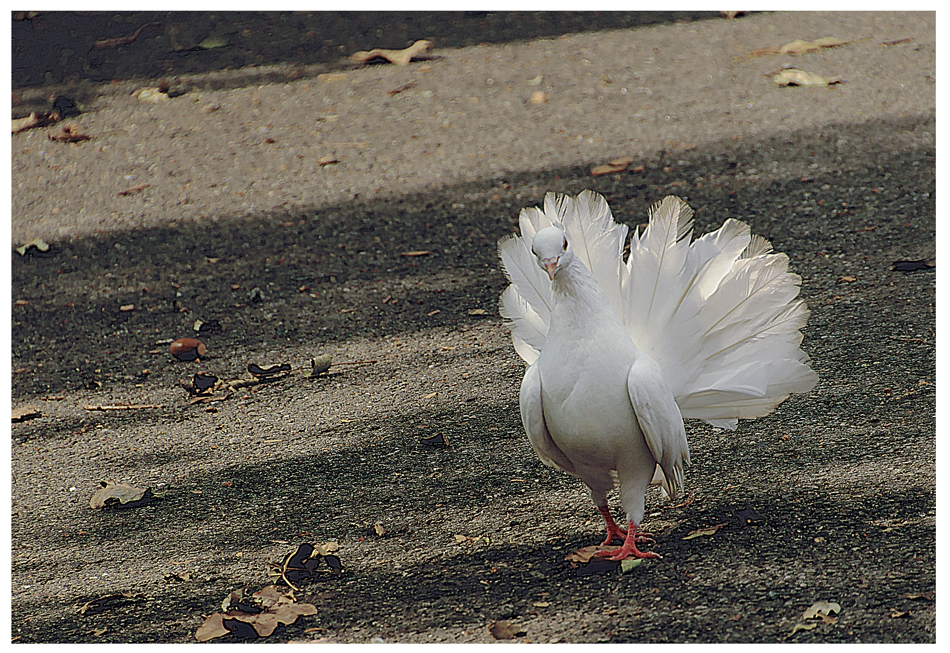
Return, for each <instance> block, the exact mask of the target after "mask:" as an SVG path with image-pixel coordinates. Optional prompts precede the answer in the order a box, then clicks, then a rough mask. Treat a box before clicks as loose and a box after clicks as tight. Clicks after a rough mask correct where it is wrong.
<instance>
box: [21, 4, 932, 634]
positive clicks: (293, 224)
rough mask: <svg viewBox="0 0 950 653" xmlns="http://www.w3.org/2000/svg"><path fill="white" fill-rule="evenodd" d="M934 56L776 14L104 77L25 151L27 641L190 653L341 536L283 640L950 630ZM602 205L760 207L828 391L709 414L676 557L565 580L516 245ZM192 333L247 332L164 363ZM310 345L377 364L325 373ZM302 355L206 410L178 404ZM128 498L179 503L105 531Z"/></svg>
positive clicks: (864, 33)
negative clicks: (173, 648) (307, 545)
mask: <svg viewBox="0 0 950 653" xmlns="http://www.w3.org/2000/svg"><path fill="white" fill-rule="evenodd" d="M248 29H250V28H248ZM143 34H147V33H146V32H144V31H143ZM108 36H112V34H109V35H108ZM826 36H833V37H836V38H837V39H839V40H840V41H842V42H844V43H843V44H842V45H839V46H838V47H834V48H826V49H822V50H820V51H817V52H812V53H808V54H803V55H776V54H767V53H764V52H762V50H763V49H766V48H777V47H779V46H781V45H783V44H785V43H788V42H790V41H792V40H795V39H805V40H812V39H817V38H820V37H826ZM150 38H152V39H154V40H153V41H150V43H152V44H153V45H154V46H155V48H156V49H158V47H159V46H161V45H162V42H161V41H160V39H161V38H168V35H167V33H166V32H161V33H160V34H158V35H152V37H150ZM195 38H197V36H196V37H195ZM935 39H936V34H935V17H934V14H932V13H929V14H927V13H846V14H840V13H829V14H824V13H819V14H815V13H791V14H780V13H779V14H757V15H752V16H748V17H743V18H740V19H738V20H734V21H727V20H718V19H717V20H702V21H696V22H688V23H666V24H660V25H652V26H646V27H642V28H636V29H624V30H617V31H603V32H597V33H579V34H573V35H563V36H558V37H557V38H550V39H549V38H538V39H532V40H530V41H527V42H506V43H501V44H486V45H478V46H474V47H464V48H458V49H449V48H440V47H439V46H438V42H437V40H436V49H435V51H434V54H435V55H436V56H435V58H433V59H431V60H429V61H423V62H414V63H412V64H410V65H409V66H405V67H396V66H392V65H379V66H371V67H366V68H360V67H356V66H352V65H350V64H337V65H334V64H330V63H325V62H324V63H315V64H306V65H304V64H300V65H285V64H273V65H269V66H265V67H258V68H252V69H239V70H223V71H217V72H210V73H201V74H199V75H194V76H188V75H178V76H172V77H171V78H170V79H169V80H168V81H169V83H170V85H171V87H172V88H173V89H175V90H176V91H178V92H180V93H181V94H180V95H179V94H177V93H175V94H176V97H174V98H171V99H169V100H168V101H164V102H161V103H157V104H145V103H143V102H141V101H140V100H138V99H136V98H135V97H133V96H132V93H133V92H134V91H135V90H136V89H138V88H140V87H142V86H150V85H158V82H159V80H158V78H157V77H156V78H154V79H137V80H122V81H118V82H117V83H114V84H113V83H108V84H100V85H94V86H92V87H85V90H83V92H82V94H81V104H82V107H83V111H84V112H83V113H82V115H80V116H78V117H75V118H71V119H69V120H68V121H67V122H68V124H71V125H74V126H75V129H76V131H77V132H78V133H80V134H86V135H89V136H90V137H91V139H90V140H87V141H82V142H78V143H73V144H68V143H63V142H57V141H52V140H50V139H49V136H50V135H56V134H58V133H60V130H61V126H60V125H53V126H51V127H45V128H39V129H33V130H29V131H26V132H23V133H21V134H16V135H14V136H13V141H12V150H13V152H12V153H13V159H12V174H13V192H12V209H13V219H12V238H13V241H14V246H16V245H22V244H26V243H27V242H28V241H30V240H31V239H34V238H42V239H44V240H45V241H46V242H48V243H49V244H50V245H51V246H52V250H51V252H49V256H40V255H38V254H39V252H37V251H36V250H33V252H32V254H28V255H25V256H21V255H19V254H17V253H15V252H14V253H11V257H12V299H13V300H14V305H13V307H12V309H11V310H12V315H11V323H12V330H11V349H12V372H13V373H12V377H11V378H12V382H11V383H12V395H13V406H14V408H17V407H24V406H35V407H36V408H37V411H38V413H39V415H38V416H36V417H33V418H31V419H26V420H25V421H22V422H15V423H14V424H13V426H12V434H11V435H12V439H11V442H12V463H11V465H12V473H13V483H12V497H11V498H12V506H13V507H12V570H13V571H12V612H11V614H12V621H13V636H14V637H15V638H17V641H24V642H27V641H42V642H53V641H63V642H65V641H69V642H78V641H83V642H128V641H136V642H138V641H164V642H185V641H193V637H194V633H195V630H196V629H197V628H198V626H199V625H200V624H201V623H202V621H203V618H204V616H206V615H209V614H211V613H212V612H214V611H215V610H216V609H218V607H219V606H220V605H221V601H222V600H223V599H224V597H226V596H227V595H228V593H229V592H230V591H232V590H234V589H237V588H239V587H245V586H247V587H249V588H251V590H256V589H259V588H260V587H262V586H264V585H265V584H267V583H268V582H270V581H269V580H268V577H267V576H266V573H265V572H264V569H265V566H266V563H267V562H269V561H273V560H277V559H279V558H280V557H281V556H282V555H284V554H286V553H288V552H290V551H292V550H293V548H294V547H295V546H296V545H297V544H299V543H301V542H306V541H310V542H313V543H318V542H325V541H329V540H335V541H339V542H340V545H341V547H340V551H339V556H340V559H341V560H342V561H343V565H344V569H345V571H344V574H343V575H342V576H340V577H331V578H327V579H325V580H323V581H320V582H318V583H316V584H314V585H311V586H308V587H307V588H305V589H304V590H303V591H302V592H300V593H298V595H297V596H298V600H299V601H306V602H309V603H312V604H313V605H315V606H316V607H317V614H316V615H315V616H312V617H305V618H301V619H300V621H298V622H297V623H296V624H294V625H293V626H287V627H282V628H279V629H278V630H277V631H276V632H275V634H274V635H271V636H270V638H268V641H288V640H314V639H322V640H324V641H336V642H370V641H377V640H379V639H383V640H385V641H387V642H389V641H404V642H424V641H425V642H429V641H451V642H456V641H467V642H485V641H492V640H493V638H494V636H493V635H492V634H491V633H490V632H489V630H488V626H489V625H490V624H491V623H492V622H497V621H499V620H507V621H511V622H512V623H514V624H515V625H516V626H517V628H516V629H515V631H516V632H519V633H521V634H520V635H517V637H518V639H519V640H521V641H525V640H527V641H534V642H551V641H562V642H596V641H615V642H621V641H681V642H685V641H690V642H698V641H702V642H724V641H745V642H773V641H797V642H891V641H899V642H918V641H935V639H936V608H935V598H934V593H935V589H936V573H935V559H936V544H935V541H936V495H935V487H936V480H935V477H936V463H935V460H936V456H935V430H936V428H935V403H936V401H935V388H936V358H935V346H936V342H935V341H936V332H935V329H936V326H935V289H936V276H935V271H934V269H933V268H932V267H930V265H931V264H933V261H934V259H935V253H936V239H935V224H936V217H935V212H936V207H935V193H936V178H935V131H936V119H935V116H936V109H935V103H936V98H935V96H936V79H935V75H936V73H935ZM412 40H413V37H412V36H409V37H408V38H407V39H405V41H412ZM374 45H375V43H374V44H370V45H368V46H366V49H369V47H373V46H374ZM308 66H311V67H308ZM783 66H794V67H796V68H800V69H803V70H807V71H809V72H813V73H816V74H819V75H823V76H827V77H840V78H841V80H842V81H841V82H840V83H836V84H834V85H832V86H828V87H818V88H804V87H797V88H796V87H791V88H790V87H779V86H776V85H775V84H773V83H772V81H771V78H770V74H771V73H774V72H775V71H777V70H779V69H780V68H782V67H783ZM321 75H322V76H321ZM281 76H283V79H280V77H281ZM275 80H278V81H275ZM54 90H55V91H58V90H59V89H52V88H20V89H15V93H17V94H18V95H15V103H16V102H21V103H22V104H23V105H24V106H26V105H28V104H29V103H31V102H40V101H42V99H43V98H48V97H49V96H50V95H54V94H55V93H53V91H54ZM537 93H543V97H541V96H539V95H536V94H537ZM77 97H79V96H77ZM542 100H543V101H542ZM14 109H16V107H14ZM621 156H627V157H630V158H631V159H632V162H631V163H630V165H629V167H628V169H627V170H625V171H623V172H621V173H618V174H611V175H604V176H597V177H593V176H591V174H590V169H591V167H592V166H594V165H598V164H602V163H605V162H607V161H609V160H612V159H615V158H617V157H621ZM323 157H328V158H327V159H325V158H323ZM329 159H332V160H334V161H335V162H333V163H328V162H327V161H328V160H329ZM584 188H592V189H594V190H596V191H597V192H601V193H603V194H604V195H605V196H606V197H607V199H608V202H609V203H610V205H611V208H612V210H613V212H614V216H615V218H616V219H618V220H621V221H624V222H626V223H627V224H629V225H636V224H638V223H640V222H642V221H643V220H644V219H645V214H646V209H647V207H648V206H649V205H650V204H652V203H653V202H654V201H656V200H657V199H660V198H661V197H663V196H664V195H667V194H676V195H679V196H681V197H684V198H685V199H687V201H688V202H689V203H690V205H691V206H692V207H693V208H694V209H695V210H696V231H697V232H698V233H703V232H705V231H708V230H710V229H714V228H716V227H718V226H719V224H721V222H722V220H724V219H725V218H727V217H732V218H738V219H740V220H745V221H747V222H749V223H750V224H751V225H752V228H753V232H754V233H758V234H761V235H763V236H765V237H766V238H768V239H769V240H770V241H771V242H772V244H773V246H774V247H775V249H776V250H778V251H783V252H785V253H787V254H788V255H789V256H790V259H791V262H792V267H793V269H794V270H795V271H796V272H798V273H799V274H800V275H801V276H802V296H803V297H804V298H805V299H806V301H808V303H809V306H810V308H811V311H812V315H811V319H810V320H809V325H808V328H807V329H806V330H805V340H804V343H803V347H804V348H805V350H806V351H807V352H808V353H809V354H810V355H811V357H812V360H813V365H814V367H815V369H816V370H817V371H818V373H819V377H820V379H821V380H820V382H819V384H818V386H817V387H816V388H815V389H814V390H813V391H812V392H810V393H808V394H807V395H804V396H800V397H793V398H792V399H790V400H789V401H788V402H786V403H785V404H783V405H782V406H781V407H780V408H779V409H778V411H777V412H776V413H775V415H773V416H771V417H769V418H764V419H761V420H756V421H754V422H750V423H748V424H743V426H742V428H740V430H739V431H738V432H737V433H736V434H735V435H726V434H722V433H717V432H713V431H712V430H711V429H708V428H704V427H702V426H700V425H694V424H690V425H689V429H688V433H689V437H690V442H691V448H692V451H693V456H692V457H693V464H692V466H691V467H690V468H689V469H688V470H687V497H688V498H689V499H690V500H691V502H690V503H689V505H680V506H664V505H663V503H662V501H661V500H660V498H659V496H653V497H650V498H648V520H651V521H649V522H648V526H649V530H651V531H652V532H653V533H655V534H657V535H658V537H657V544H656V545H655V548H656V549H657V550H658V551H660V552H662V553H663V554H664V559H663V561H660V562H658V563H657V564H654V563H653V561H650V564H648V565H643V566H641V567H638V568H637V569H635V570H634V571H633V572H632V573H629V574H622V573H620V571H619V570H618V569H601V570H597V572H596V573H582V571H579V570H578V569H575V568H573V567H571V565H570V564H569V563H567V562H565V561H564V556H565V555H566V554H567V553H569V552H570V551H572V550H574V549H578V548H580V547H583V546H586V545H589V544H593V543H596V542H595V540H597V541H599V540H598V537H599V529H600V524H599V523H598V521H597V519H595V517H596V513H595V511H593V508H592V507H591V506H590V505H589V499H588V498H587V497H586V496H585V492H584V491H583V490H582V488H580V487H578V484H577V482H576V481H574V480H573V479H571V478H569V477H566V476H564V475H560V474H556V473H554V472H552V471H551V470H548V469H546V468H544V467H543V466H541V465H540V463H539V462H538V461H537V460H536V459H535V458H534V456H533V454H532V453H531V451H530V448H529V446H528V444H527V442H526V438H525V437H524V435H523V433H522V431H521V426H520V421H519V418H518V414H517V388H518V384H519V383H520V378H521V374H522V373H523V365H522V364H521V362H520V359H518V358H517V355H516V354H515V353H514V351H513V350H512V348H511V346H510V342H509V341H508V337H507V334H506V332H505V327H504V325H503V323H502V321H501V320H500V318H499V317H498V315H497V297H498V294H499V293H500V292H501V291H502V290H503V288H504V286H505V281H504V277H503V275H502V273H501V272H500V271H499V269H498V264H497V259H496V253H495V243H496V242H497V239H498V238H500V237H501V236H503V235H505V234H507V233H510V232H511V231H512V230H513V229H514V228H516V218H517V212H518V210H519V209H520V208H521V207H523V206H527V205H531V204H537V203H539V202H540V201H541V199H542V198H543V195H544V193H545V192H547V191H551V190H553V191H559V192H572V193H576V192H579V191H580V190H582V189H584ZM420 252H426V253H425V254H420ZM413 254H414V255H413ZM899 260H911V261H914V260H923V261H927V262H928V265H924V266H921V269H919V270H916V271H912V272H899V271H895V270H893V269H892V264H893V263H894V262H895V261H899ZM255 289H256V290H255ZM130 306H131V308H129V307H130ZM196 319H202V320H204V321H206V322H207V321H212V320H214V321H217V322H218V323H219V324H220V325H221V326H222V330H220V331H214V332H211V333H207V334H199V335H200V337H202V339H204V340H206V342H207V344H208V346H209V355H208V356H207V357H206V358H205V359H204V360H202V361H200V362H194V363H181V362H177V361H175V360H174V359H172V358H171V356H170V355H169V354H168V353H167V347H168V344H167V343H168V340H169V339H171V338H177V337H180V336H184V335H194V334H195V332H194V329H193V325H194V323H195V320H196ZM320 353H330V354H332V356H333V359H334V361H337V362H338V363H352V365H340V364H337V365H335V366H334V367H332V368H331V375H330V376H328V377H321V378H319V379H307V378H306V372H307V370H308V369H309V360H310V358H312V357H314V356H316V355H317V354H320ZM279 362H287V363H291V364H292V366H293V368H294V369H293V371H292V372H291V374H290V375H289V376H287V377H284V378H282V379H279V380H277V381H275V382H271V383H267V384H262V385H260V386H254V387H251V386H248V387H247V388H246V389H243V390H241V391H239V392H236V393H235V394H234V395H232V396H229V397H228V398H226V399H223V400H222V401H220V402H214V403H211V404H189V399H190V396H189V395H188V394H187V393H185V392H184V390H182V389H181V387H180V385H179V382H180V381H181V380H182V379H189V378H192V377H193V375H194V373H195V372H198V371H205V372H209V373H212V374H215V375H217V376H220V377H221V378H237V377H239V376H242V375H243V376H244V377H246V376H247V375H246V372H245V368H246V366H247V364H248V363H256V364H259V365H268V364H271V363H279ZM122 405H125V406H126V407H125V408H114V407H116V406H122ZM129 405H133V406H146V405H148V406H151V407H148V408H129V407H128V406H129ZM108 406H112V407H113V408H112V409H109V408H103V407H108ZM437 434H444V435H445V436H447V437H448V440H449V446H448V447H441V446H434V445H429V444H426V443H425V442H423V438H424V437H426V436H431V435H437ZM109 479H111V480H116V481H121V482H129V483H135V484H139V485H143V486H145V485H147V486H148V487H151V488H152V489H153V490H154V491H155V492H156V493H157V494H159V495H160V496H159V499H158V500H157V501H155V502H153V503H151V504H149V505H148V506H145V507H142V508H136V509H131V510H127V511H94V510H91V509H90V508H89V507H88V506H89V503H88V502H89V497H90V496H91V495H92V493H93V492H94V491H95V490H96V488H97V487H98V483H99V481H102V480H109ZM649 506H652V509H651V508H650V507H649ZM749 510H752V511H753V513H754V514H755V515H757V516H758V517H761V519H758V518H756V519H752V520H751V521H750V520H748V519H743V517H742V515H746V516H747V515H749V514H750V513H749V512H748V511H749ZM717 524H725V526H721V527H720V528H719V530H718V531H717V532H716V533H715V535H711V536H702V537H699V538H694V539H688V540H684V539H683V538H684V537H686V536H687V534H688V533H690V532H691V531H694V530H695V529H698V528H701V527H704V526H715V525H717ZM377 525H379V526H381V527H382V531H383V532H382V533H380V529H379V528H376V526H377ZM459 536H464V537H462V539H459ZM587 571H591V570H589V569H588V570H587ZM186 572H187V578H186V577H185V576H182V573H186ZM123 593H125V595H123ZM102 597H113V598H112V599H110V600H109V601H104V602H103V606H104V607H103V609H101V610H100V609H95V610H92V611H90V609H88V608H87V609H85V610H83V607H84V606H86V604H87V603H88V602H89V601H93V600H94V599H97V598H102ZM818 601H829V602H836V603H838V604H839V606H840V611H839V612H836V613H835V614H833V615H828V617H827V619H825V620H811V621H807V622H806V621H803V620H802V615H803V613H804V612H805V611H806V610H807V609H808V608H809V607H810V606H812V605H813V604H814V603H816V602H818ZM799 623H802V624H804V625H805V626H806V629H804V630H803V629H801V628H798V629H796V624H799ZM793 631H794V633H793Z"/></svg>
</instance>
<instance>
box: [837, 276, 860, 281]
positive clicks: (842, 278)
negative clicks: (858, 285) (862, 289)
mask: <svg viewBox="0 0 950 653" xmlns="http://www.w3.org/2000/svg"><path fill="white" fill-rule="evenodd" d="M841 280H842V281H857V280H858V279H857V277H841Z"/></svg>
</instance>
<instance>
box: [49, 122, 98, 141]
mask: <svg viewBox="0 0 950 653" xmlns="http://www.w3.org/2000/svg"><path fill="white" fill-rule="evenodd" d="M48 138H49V139H50V140H51V141H61V142H63V143H81V142H82V141H89V140H92V136H89V135H87V134H80V133H79V130H78V129H77V128H76V125H66V126H65V127H63V130H62V131H61V132H60V133H58V134H55V135H54V134H50V135H49V137H48Z"/></svg>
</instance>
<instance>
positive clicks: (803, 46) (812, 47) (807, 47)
mask: <svg viewBox="0 0 950 653" xmlns="http://www.w3.org/2000/svg"><path fill="white" fill-rule="evenodd" d="M848 43H849V41H842V40H841V39H838V38H835V37H833V36H825V37H822V38H820V39H815V40H814V41H803V40H802V39H795V40H794V41H791V42H790V43H786V44H785V45H783V46H782V47H780V48H779V49H778V50H776V52H775V53H776V54H804V53H805V52H815V51H816V50H823V49H825V48H839V47H841V46H842V45H848Z"/></svg>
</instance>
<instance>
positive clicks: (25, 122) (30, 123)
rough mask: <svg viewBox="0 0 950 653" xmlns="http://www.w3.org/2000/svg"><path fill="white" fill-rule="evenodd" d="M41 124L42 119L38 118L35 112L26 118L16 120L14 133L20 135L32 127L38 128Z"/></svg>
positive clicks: (14, 121)
mask: <svg viewBox="0 0 950 653" xmlns="http://www.w3.org/2000/svg"><path fill="white" fill-rule="evenodd" d="M39 124H40V119H39V118H38V117H37V116H36V112H35V111H34V112H33V113H31V114H30V115H28V116H27V117H26V118H14V119H13V132H12V133H14V134H18V133H20V132H22V131H26V130H27V129H30V128H31V127H36V126H37V125H39Z"/></svg>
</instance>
